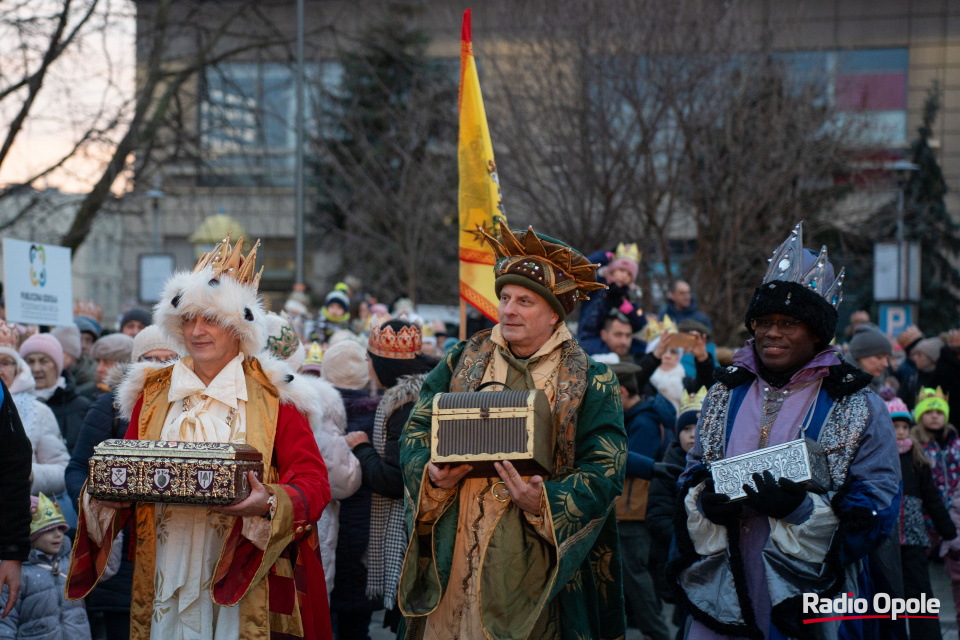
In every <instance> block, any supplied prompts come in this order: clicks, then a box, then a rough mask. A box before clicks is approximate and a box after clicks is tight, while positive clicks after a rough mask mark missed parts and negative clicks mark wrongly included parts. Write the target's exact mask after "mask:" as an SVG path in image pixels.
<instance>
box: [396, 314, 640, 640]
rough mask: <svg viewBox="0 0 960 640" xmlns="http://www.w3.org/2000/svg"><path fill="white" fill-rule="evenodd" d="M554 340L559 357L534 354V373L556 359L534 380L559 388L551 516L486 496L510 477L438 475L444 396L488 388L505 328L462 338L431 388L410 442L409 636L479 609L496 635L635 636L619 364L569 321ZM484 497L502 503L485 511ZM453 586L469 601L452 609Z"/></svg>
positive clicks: (402, 595) (403, 588)
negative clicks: (586, 342)
mask: <svg viewBox="0 0 960 640" xmlns="http://www.w3.org/2000/svg"><path fill="white" fill-rule="evenodd" d="M551 341H552V343H553V349H550V352H549V354H547V353H542V351H544V349H543V348H542V349H541V351H538V352H537V354H534V356H533V358H531V360H530V362H531V364H530V368H531V370H532V369H534V365H533V364H532V363H533V361H534V360H535V359H536V358H537V356H538V355H539V356H541V364H544V363H548V365H545V366H547V369H548V371H549V372H548V373H547V374H546V375H542V371H541V375H539V376H538V374H537V372H536V371H534V372H533V376H532V379H533V381H534V382H536V386H537V388H544V386H546V387H548V388H547V389H546V391H547V392H548V397H550V400H551V403H552V405H553V410H554V427H555V433H556V441H557V447H556V451H557V454H556V465H555V470H554V471H555V473H554V474H552V475H551V476H550V477H549V478H548V479H546V480H545V481H544V483H543V487H544V500H543V503H542V507H541V514H540V517H535V516H531V515H530V514H526V513H524V512H523V511H522V510H521V509H520V508H519V507H517V506H516V505H515V504H514V503H513V502H512V501H509V500H508V501H507V502H506V503H502V504H501V503H497V502H492V501H490V500H484V498H485V496H486V495H487V494H488V493H489V488H490V487H489V485H490V484H492V483H493V482H495V481H496V480H498V478H495V479H493V480H491V481H489V482H488V481H486V480H483V479H471V480H467V481H465V482H461V483H460V485H459V486H458V488H457V489H454V490H451V491H449V492H442V491H438V490H436V489H433V488H432V487H431V486H430V484H429V480H428V479H427V475H426V466H427V463H428V462H429V460H430V427H431V421H432V406H433V396H434V395H436V394H437V393H441V392H447V391H473V390H476V389H477V387H478V386H480V384H481V382H483V381H484V380H485V379H486V380H489V379H491V372H492V370H493V369H498V368H499V369H500V370H502V367H503V363H502V362H499V363H498V362H497V361H498V359H501V360H502V357H503V356H500V355H498V343H500V344H501V345H502V344H503V342H502V338H501V337H500V336H499V331H498V330H497V328H495V329H494V331H493V335H492V336H491V332H489V331H486V332H481V333H479V334H477V335H476V336H474V337H473V338H471V339H470V340H468V341H466V342H463V343H461V344H459V345H457V347H456V348H455V349H454V350H453V351H452V352H451V353H450V354H449V355H448V356H447V357H446V358H445V359H444V360H443V361H442V362H441V364H440V365H439V366H437V368H436V369H434V370H433V372H432V373H431V374H430V375H429V376H428V377H427V379H426V381H425V383H424V385H423V388H422V390H421V393H420V398H419V400H418V402H417V405H416V407H415V408H414V410H413V412H412V413H411V416H410V420H409V421H408V423H407V426H406V429H405V431H404V435H403V437H402V438H401V441H400V464H401V467H402V469H403V474H404V483H405V498H406V505H407V509H406V513H407V529H408V531H409V532H411V535H410V540H409V544H408V547H407V552H406V557H405V559H404V564H403V570H402V574H401V578H400V591H399V603H400V609H401V611H402V612H403V614H404V615H405V616H406V621H407V625H408V632H407V637H408V638H421V637H423V632H424V629H425V628H426V627H427V626H428V624H433V625H434V627H436V626H438V625H437V624H436V621H435V619H434V618H431V614H433V613H434V612H441V613H444V614H446V613H450V612H452V613H454V615H473V616H474V617H475V618H478V619H479V623H480V626H481V627H482V633H483V635H485V636H486V637H488V638H491V639H496V640H499V639H501V638H502V639H510V640H520V639H523V638H536V639H537V640H540V639H541V638H564V639H567V638H569V639H574V638H596V639H601V638H604V639H605V638H610V639H612V638H622V637H624V634H625V617H624V605H623V593H622V587H621V570H620V553H619V540H618V537H617V526H616V519H615V515H614V501H615V499H616V498H617V496H619V495H620V493H621V491H622V490H623V481H624V468H625V461H626V456H627V440H626V433H625V431H624V427H623V407H622V405H621V402H620V389H619V385H618V383H617V379H616V376H614V374H613V372H612V371H610V369H609V368H608V367H607V366H606V365H604V364H599V363H596V362H594V361H592V360H591V359H590V358H589V357H588V356H587V355H586V354H585V353H584V352H583V350H582V349H581V348H580V347H579V345H578V344H577V342H576V340H574V339H573V338H572V337H571V336H570V334H569V333H568V332H567V331H566V327H565V326H563V325H561V326H560V327H559V328H558V330H557V333H556V334H554V337H553V338H551ZM550 344H551V343H550V342H548V345H550ZM545 347H546V345H545ZM547 348H548V349H549V347H547ZM512 377H513V378H516V376H512ZM538 378H539V379H538ZM527 379H528V380H530V379H531V376H527ZM522 382H523V381H522V380H521V381H520V384H522ZM513 384H515V385H516V384H517V383H516V381H514V383H513ZM519 388H524V387H522V386H520V387H519ZM477 504H481V505H483V504H485V505H487V506H486V509H490V508H493V509H496V512H495V513H494V514H493V515H491V514H490V513H489V512H487V513H485V512H484V507H483V506H480V507H479V510H478V508H477V506H476V505H477ZM467 514H469V517H470V522H467V521H466V520H465V517H466V515H467ZM474 514H477V515H476V517H474ZM541 518H542V519H541ZM458 523H460V524H466V525H467V526H461V527H460V531H461V533H460V540H459V544H458ZM471 523H472V524H473V526H470V524H471ZM474 531H476V535H474ZM464 549H470V550H472V551H474V552H478V553H477V557H478V559H479V561H478V562H477V563H476V566H474V563H473V562H472V561H470V562H465V561H464V558H463V555H464ZM464 566H468V570H467V571H468V575H466V577H465V578H464V579H463V580H461V581H460V582H461V583H459V584H455V583H454V582H452V581H451V574H453V575H456V576H457V578H458V579H459V578H460V577H461V574H462V570H463V567H464ZM468 582H472V583H473V585H472V586H471V587H470V589H469V590H468ZM448 593H449V597H450V598H454V599H455V600H454V601H455V602H459V603H460V604H462V607H458V608H452V607H450V606H449V604H450V602H449V601H445V598H447V597H448ZM465 594H467V595H466V597H465ZM464 607H465V608H467V609H471V610H472V611H466V612H465V611H462V608H464ZM439 626H441V627H443V628H452V627H456V626H457V625H456V624H444V625H439Z"/></svg>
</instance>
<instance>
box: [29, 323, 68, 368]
mask: <svg viewBox="0 0 960 640" xmlns="http://www.w3.org/2000/svg"><path fill="white" fill-rule="evenodd" d="M31 353H42V354H43V355H45V356H47V357H49V358H50V359H51V360H53V361H54V362H55V363H56V364H57V375H60V374H61V373H63V347H61V346H60V341H59V340H57V339H56V338H54V337H53V336H52V335H51V334H49V333H35V334H33V335H32V336H30V337H29V338H27V339H26V340H24V341H23V344H22V345H20V357H21V358H23V359H24V360H26V359H27V356H28V355H30V354H31Z"/></svg>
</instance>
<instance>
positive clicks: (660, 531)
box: [647, 387, 707, 638]
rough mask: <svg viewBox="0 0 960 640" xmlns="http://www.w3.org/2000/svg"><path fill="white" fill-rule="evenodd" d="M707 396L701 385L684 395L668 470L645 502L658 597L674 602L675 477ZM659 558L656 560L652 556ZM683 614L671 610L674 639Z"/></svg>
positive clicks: (681, 626)
mask: <svg viewBox="0 0 960 640" xmlns="http://www.w3.org/2000/svg"><path fill="white" fill-rule="evenodd" d="M706 397H707V389H706V387H701V388H700V391H698V392H697V393H696V395H693V394H690V395H687V394H684V397H683V399H682V400H681V402H680V415H679V416H677V424H676V427H675V428H676V434H677V439H676V440H674V441H672V442H671V443H670V444H669V445H668V446H667V450H666V452H665V453H664V454H663V462H664V463H665V469H666V470H667V471H668V472H669V473H668V474H664V475H654V477H653V480H651V482H650V498H649V501H648V504H647V529H649V530H650V537H651V538H652V541H653V542H652V544H651V546H650V561H651V562H650V564H651V565H653V567H652V569H653V575H654V582H655V583H656V584H657V586H658V589H657V591H658V593H659V594H660V596H661V597H662V598H663V599H664V600H666V601H668V602H673V597H672V596H673V594H672V593H670V590H669V588H668V587H667V581H666V578H665V577H664V575H663V571H664V568H665V567H666V560H667V557H668V555H669V553H670V552H671V551H672V549H673V519H674V514H675V511H676V504H677V478H678V477H679V476H680V474H681V473H682V472H683V469H684V468H685V467H686V466H687V452H688V451H690V449H691V448H692V447H693V442H694V440H695V439H696V432H697V422H698V421H699V420H700V408H701V407H702V406H703V401H704V399H705V398H706ZM657 558H659V560H660V561H659V562H656V561H655V559H657ZM686 617H687V616H686V614H685V613H684V612H682V611H680V610H679V607H678V608H677V609H675V610H674V617H673V623H674V624H675V625H677V627H678V628H679V632H678V634H677V638H682V637H683V633H684V628H685V626H686V625H685V619H686Z"/></svg>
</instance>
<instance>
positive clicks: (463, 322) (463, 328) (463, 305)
mask: <svg viewBox="0 0 960 640" xmlns="http://www.w3.org/2000/svg"><path fill="white" fill-rule="evenodd" d="M466 339H467V301H466V300H464V299H463V298H460V340H461V341H463V340H466Z"/></svg>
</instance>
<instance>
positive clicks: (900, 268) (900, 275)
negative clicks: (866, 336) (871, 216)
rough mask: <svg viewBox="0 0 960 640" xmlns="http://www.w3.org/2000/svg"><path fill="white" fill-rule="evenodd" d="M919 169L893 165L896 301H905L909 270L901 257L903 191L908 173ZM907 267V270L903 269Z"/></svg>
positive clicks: (904, 163)
mask: <svg viewBox="0 0 960 640" xmlns="http://www.w3.org/2000/svg"><path fill="white" fill-rule="evenodd" d="M919 169H920V167H919V166H917V165H915V164H913V163H912V162H907V161H906V160H897V161H896V162H894V163H893V173H894V175H895V176H896V178H897V300H898V301H902V300H904V299H905V297H906V294H907V293H908V292H907V286H908V285H907V283H908V282H909V278H908V277H907V275H908V274H907V273H906V272H907V269H909V264H910V261H909V260H905V259H904V256H903V248H904V238H903V217H904V193H903V192H904V190H905V189H906V187H907V183H908V182H910V173H911V172H912V171H917V170H919ZM904 266H907V269H904Z"/></svg>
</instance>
